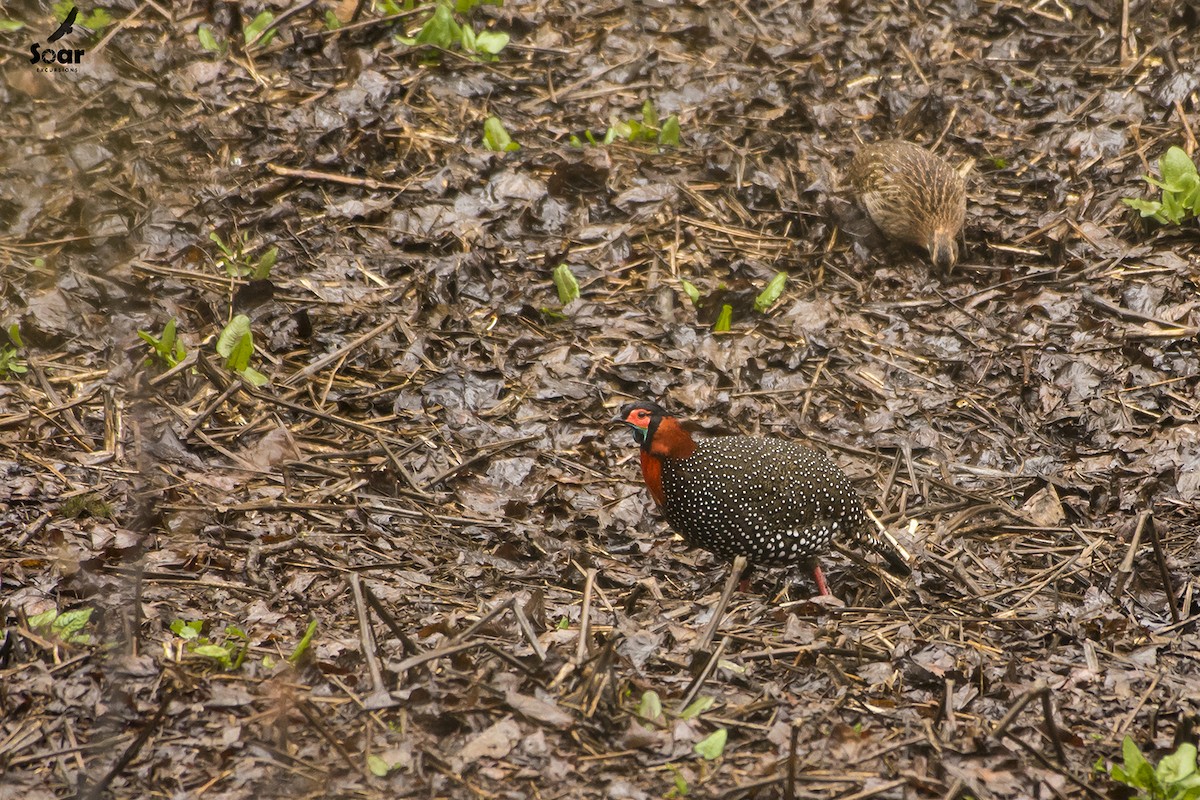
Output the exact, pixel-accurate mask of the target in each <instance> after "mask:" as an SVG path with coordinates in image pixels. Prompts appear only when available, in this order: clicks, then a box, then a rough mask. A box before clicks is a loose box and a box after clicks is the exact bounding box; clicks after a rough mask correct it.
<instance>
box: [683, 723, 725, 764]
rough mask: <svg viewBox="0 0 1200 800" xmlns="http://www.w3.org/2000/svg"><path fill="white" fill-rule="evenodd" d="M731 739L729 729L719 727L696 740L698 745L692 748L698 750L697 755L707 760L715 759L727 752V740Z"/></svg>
mask: <svg viewBox="0 0 1200 800" xmlns="http://www.w3.org/2000/svg"><path fill="white" fill-rule="evenodd" d="M728 739H729V731H727V730H725V729H724V728H717V729H716V730H715V731H713V732H712V733H710V734H709V735H708V736H706V737H704V738H703V739H701V740H700V741H698V742H696V746H695V747H693V748H692V749H693V750H695V751H696V755H698V756H700V757H701V758H703V759H705V760H707V761H715V760H716V759H718V758H720V757H721V754H722V753H724V752H725V742H726V740H728Z"/></svg>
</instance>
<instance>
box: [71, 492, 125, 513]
mask: <svg viewBox="0 0 1200 800" xmlns="http://www.w3.org/2000/svg"><path fill="white" fill-rule="evenodd" d="M58 514H59V516H61V517H63V518H64V519H79V518H80V517H84V516H87V517H91V518H92V519H112V518H113V509H112V503H109V502H108V501H107V500H105V499H104V497H103V496H101V495H100V494H99V493H97V492H84V493H83V494H73V495H71V496H70V497H68V498H67V499H66V500H64V501H63V504H62V508H60V509H59V510H58Z"/></svg>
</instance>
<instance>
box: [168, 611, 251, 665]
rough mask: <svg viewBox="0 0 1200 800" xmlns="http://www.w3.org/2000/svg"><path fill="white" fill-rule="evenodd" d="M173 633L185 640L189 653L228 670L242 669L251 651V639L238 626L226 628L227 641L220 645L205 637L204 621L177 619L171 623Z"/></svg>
mask: <svg viewBox="0 0 1200 800" xmlns="http://www.w3.org/2000/svg"><path fill="white" fill-rule="evenodd" d="M171 632H172V633H174V634H175V635H176V636H178V637H179V638H180V639H182V640H183V642H184V647H185V648H186V649H187V651H188V652H189V653H192V654H193V655H197V656H201V657H203V658H210V659H212V660H213V661H216V662H217V663H218V664H220V665H221V666H222V667H224V668H225V669H227V670H233V669H237V668H238V667H240V666H241V665H242V661H244V660H245V658H246V652H247V651H248V650H249V649H250V637H249V636H247V635H246V632H245V631H243V630H242V629H241V628H239V627H237V626H236V625H229V626H226V628H225V641H224V642H222V643H220V644H217V643H215V642H213V641H212V640H210V639H209V638H208V637H207V636H205V635H204V620H199V619H197V620H192V621H191V622H184V621H183V620H181V619H177V620H175V621H174V622H172V623H171ZM235 640H236V641H235Z"/></svg>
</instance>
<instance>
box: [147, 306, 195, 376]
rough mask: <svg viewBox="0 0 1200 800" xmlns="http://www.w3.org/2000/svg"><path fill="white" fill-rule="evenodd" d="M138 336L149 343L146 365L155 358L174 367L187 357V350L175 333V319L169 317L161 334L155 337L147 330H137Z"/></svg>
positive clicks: (151, 362)
mask: <svg viewBox="0 0 1200 800" xmlns="http://www.w3.org/2000/svg"><path fill="white" fill-rule="evenodd" d="M138 336H139V337H141V339H142V341H143V342H145V343H146V344H148V345H150V357H149V358H147V359H146V366H150V365H151V364H153V363H154V360H155V359H156V358H157V359H158V360H159V361H160V362H162V363H163V364H166V365H167V366H168V367H174V366H177V365H178V364H179V362H180V361H183V359H184V358H186V357H187V351H186V350H185V349H184V347H183V342H182V341H180V340H179V338H178V337H177V336H176V335H175V319H174V317H172V318H171V320H170V322H168V323H167V324H166V325H164V326H163V332H162V336H160V337H155V336H154V335H153V334H152V333H150V332H149V331H142V330H139V331H138Z"/></svg>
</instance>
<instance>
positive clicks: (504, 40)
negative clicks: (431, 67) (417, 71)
mask: <svg viewBox="0 0 1200 800" xmlns="http://www.w3.org/2000/svg"><path fill="white" fill-rule="evenodd" d="M484 2H486V0H456V2H455V4H454V6H453V7H452V6H451V5H450V4H449V3H448V2H445V1H444V0H442V1H441V2H438V3H437V7H436V8H435V9H434V11H433V14H432V15H431V16H430V17H428V18H427V19H426V20H425V22H424V23H423V24H422V25H421V28H420V29H419V30H418V31H417V34H416V35H415V36H412V37H408V36H397V37H396V38H397V40H399V41H400V42H401V43H402V44H406V45H408V46H409V47H416V46H418V45H424V46H427V47H434V48H437V49H440V50H453V49H455V48H457V49H459V50H461V51H462V52H463V53H466V54H467V55H468V56H469V57H470V58H471V59H472V60H474V61H496V60H497V54H498V53H499V52H500V51H501V50H503V49H504V48H505V47H507V46H508V42H509V35H508V34H507V33H504V32H503V31H489V30H480V31H477V30H475V28H473V27H472V26H471V24H470V23H467V22H464V23H462V24H460V23H459V21H458V20H457V19H455V13H456V12H457V13H458V14H459V15H460V16H465V15H466V14H468V13H469V12H470V11H471V9H473V8H475V7H476V6H478V5H482V4H484ZM501 4H502V2H496V3H494V5H501Z"/></svg>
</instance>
